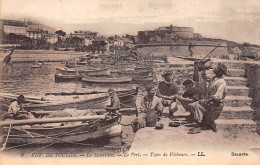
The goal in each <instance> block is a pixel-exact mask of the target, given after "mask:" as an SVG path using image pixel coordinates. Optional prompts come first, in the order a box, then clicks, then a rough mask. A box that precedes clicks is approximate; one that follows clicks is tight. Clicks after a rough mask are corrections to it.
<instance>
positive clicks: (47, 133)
mask: <svg viewBox="0 0 260 168" xmlns="http://www.w3.org/2000/svg"><path fill="white" fill-rule="evenodd" d="M119 119H120V116H115V117H105V115H95V116H80V117H60V118H44V119H43V118H42V119H28V120H12V121H11V123H12V127H11V128H10V134H9V137H8V140H7V144H9V145H12V144H16V145H20V144H54V143H55V144H56V143H59V144H64V143H75V142H82V141H88V140H93V139H97V138H109V137H114V136H119V135H120V134H121V125H120V124H119V123H118V121H119ZM48 123H53V124H48ZM63 123H64V124H63ZM69 123H73V124H69ZM35 124H36V125H35ZM39 124H41V125H39ZM9 125H10V120H6V121H3V122H1V126H3V129H4V130H5V132H6V133H5V134H4V135H5V136H4V138H3V142H5V141H6V137H7V136H6V135H7V133H8V130H9Z"/></svg>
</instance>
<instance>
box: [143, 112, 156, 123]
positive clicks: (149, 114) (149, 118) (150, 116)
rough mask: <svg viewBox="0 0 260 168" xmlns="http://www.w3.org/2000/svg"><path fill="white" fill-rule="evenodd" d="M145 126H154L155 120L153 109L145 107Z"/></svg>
mask: <svg viewBox="0 0 260 168" xmlns="http://www.w3.org/2000/svg"><path fill="white" fill-rule="evenodd" d="M145 112H146V118H145V120H146V126H148V127H154V126H155V125H156V121H157V115H156V111H155V109H146V111H145Z"/></svg>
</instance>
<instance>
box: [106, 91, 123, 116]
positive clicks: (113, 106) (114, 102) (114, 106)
mask: <svg viewBox="0 0 260 168" xmlns="http://www.w3.org/2000/svg"><path fill="white" fill-rule="evenodd" d="M108 94H109V97H110V102H111V103H110V105H107V106H106V110H107V111H109V112H110V113H111V112H112V113H117V114H119V109H120V100H119V98H118V96H117V94H116V93H115V91H114V89H112V88H110V89H108Z"/></svg>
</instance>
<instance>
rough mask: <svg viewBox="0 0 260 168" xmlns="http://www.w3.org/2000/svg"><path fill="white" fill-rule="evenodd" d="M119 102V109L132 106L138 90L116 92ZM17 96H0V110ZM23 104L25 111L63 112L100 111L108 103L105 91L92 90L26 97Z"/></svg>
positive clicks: (6, 107) (5, 107) (3, 109)
mask: <svg viewBox="0 0 260 168" xmlns="http://www.w3.org/2000/svg"><path fill="white" fill-rule="evenodd" d="M116 92H117V95H118V97H119V99H120V102H121V107H122V108H124V107H129V106H133V105H134V102H135V99H136V95H137V92H138V88H133V89H124V90H118V91H117V90H116ZM17 97H18V95H13V94H5V93H2V94H0V99H1V109H2V111H6V110H7V109H8V105H10V102H12V101H15V100H16V99H17ZM25 98H26V102H25V103H24V104H23V108H24V109H25V110H46V111H54V110H64V109H66V108H75V109H102V108H104V107H105V105H106V104H107V103H108V94H107V90H103V91H101V90H100V91H98V90H96V91H95V90H94V91H93V92H92V91H89V92H60V93H59V92H56V93H47V94H46V95H45V96H44V97H31V96H26V95H25Z"/></svg>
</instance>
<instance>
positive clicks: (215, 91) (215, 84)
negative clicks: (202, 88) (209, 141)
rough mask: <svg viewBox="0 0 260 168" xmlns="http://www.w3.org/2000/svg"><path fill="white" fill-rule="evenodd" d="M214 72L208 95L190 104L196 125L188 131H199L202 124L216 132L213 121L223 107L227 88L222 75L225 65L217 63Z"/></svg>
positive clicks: (224, 73) (224, 72)
mask: <svg viewBox="0 0 260 168" xmlns="http://www.w3.org/2000/svg"><path fill="white" fill-rule="evenodd" d="M214 73H215V77H213V79H212V80H211V82H210V85H209V88H208V97H207V98H206V99H202V100H199V101H196V102H194V103H191V104H190V106H191V107H192V109H194V119H195V120H196V121H197V126H196V127H195V128H193V129H191V130H189V133H199V132H200V130H201V127H202V126H208V127H210V128H211V129H212V130H213V131H214V132H217V130H216V125H215V123H214V121H215V120H216V119H218V117H219V115H220V114H221V112H222V110H223V107H224V98H225V97H226V89H227V88H226V82H225V80H224V79H223V75H226V74H227V67H226V66H225V65H224V64H222V63H218V66H217V67H216V68H214Z"/></svg>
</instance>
